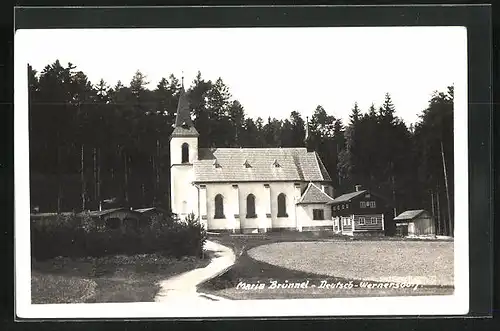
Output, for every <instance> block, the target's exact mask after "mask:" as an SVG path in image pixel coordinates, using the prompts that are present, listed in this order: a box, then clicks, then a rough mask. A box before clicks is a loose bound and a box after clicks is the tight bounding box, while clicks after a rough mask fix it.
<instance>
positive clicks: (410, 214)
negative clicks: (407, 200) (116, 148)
mask: <svg viewBox="0 0 500 331" xmlns="http://www.w3.org/2000/svg"><path fill="white" fill-rule="evenodd" d="M423 212H425V210H423V209H417V210H407V211H405V212H403V213H401V214H399V215H398V216H396V217H394V220H395V221H408V220H412V219H415V218H417V217H418V216H420V215H421V214H422V213H423Z"/></svg>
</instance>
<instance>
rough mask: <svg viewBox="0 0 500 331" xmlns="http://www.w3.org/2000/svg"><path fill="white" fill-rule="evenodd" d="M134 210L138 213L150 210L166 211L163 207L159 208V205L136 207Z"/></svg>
mask: <svg viewBox="0 0 500 331" xmlns="http://www.w3.org/2000/svg"><path fill="white" fill-rule="evenodd" d="M134 211H136V212H138V213H141V214H142V213H147V212H150V211H159V212H162V213H164V212H165V210H163V209H161V208H158V207H148V208H139V209H134Z"/></svg>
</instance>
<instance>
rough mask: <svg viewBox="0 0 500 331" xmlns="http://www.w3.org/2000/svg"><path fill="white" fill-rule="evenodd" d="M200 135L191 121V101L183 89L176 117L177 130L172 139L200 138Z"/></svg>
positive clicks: (175, 129)
mask: <svg viewBox="0 0 500 331" xmlns="http://www.w3.org/2000/svg"><path fill="white" fill-rule="evenodd" d="M198 136H199V133H198V131H196V128H195V127H194V125H193V121H192V120H191V108H190V106H189V100H188V97H187V94H186V91H185V90H184V86H182V88H181V93H180V96H179V103H178V104H177V115H176V116H175V128H174V131H173V132H172V137H198Z"/></svg>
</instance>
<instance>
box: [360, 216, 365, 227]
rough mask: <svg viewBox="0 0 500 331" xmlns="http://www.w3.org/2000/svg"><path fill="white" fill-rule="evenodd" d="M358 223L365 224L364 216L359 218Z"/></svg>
mask: <svg viewBox="0 0 500 331" xmlns="http://www.w3.org/2000/svg"><path fill="white" fill-rule="evenodd" d="M359 225H365V218H364V217H360V218H359Z"/></svg>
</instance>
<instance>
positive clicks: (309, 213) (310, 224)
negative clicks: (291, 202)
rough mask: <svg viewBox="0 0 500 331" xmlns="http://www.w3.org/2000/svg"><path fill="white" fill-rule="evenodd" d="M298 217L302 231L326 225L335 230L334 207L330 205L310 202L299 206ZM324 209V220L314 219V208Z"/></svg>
mask: <svg viewBox="0 0 500 331" xmlns="http://www.w3.org/2000/svg"><path fill="white" fill-rule="evenodd" d="M297 207H298V208H297V219H298V223H299V226H300V228H301V229H302V231H308V230H316V229H320V228H324V227H331V229H332V230H333V224H334V221H333V219H332V209H331V207H330V206H329V205H321V204H309V205H298V206H297ZM314 209H323V212H324V216H325V217H324V220H314V219H313V210H314Z"/></svg>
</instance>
